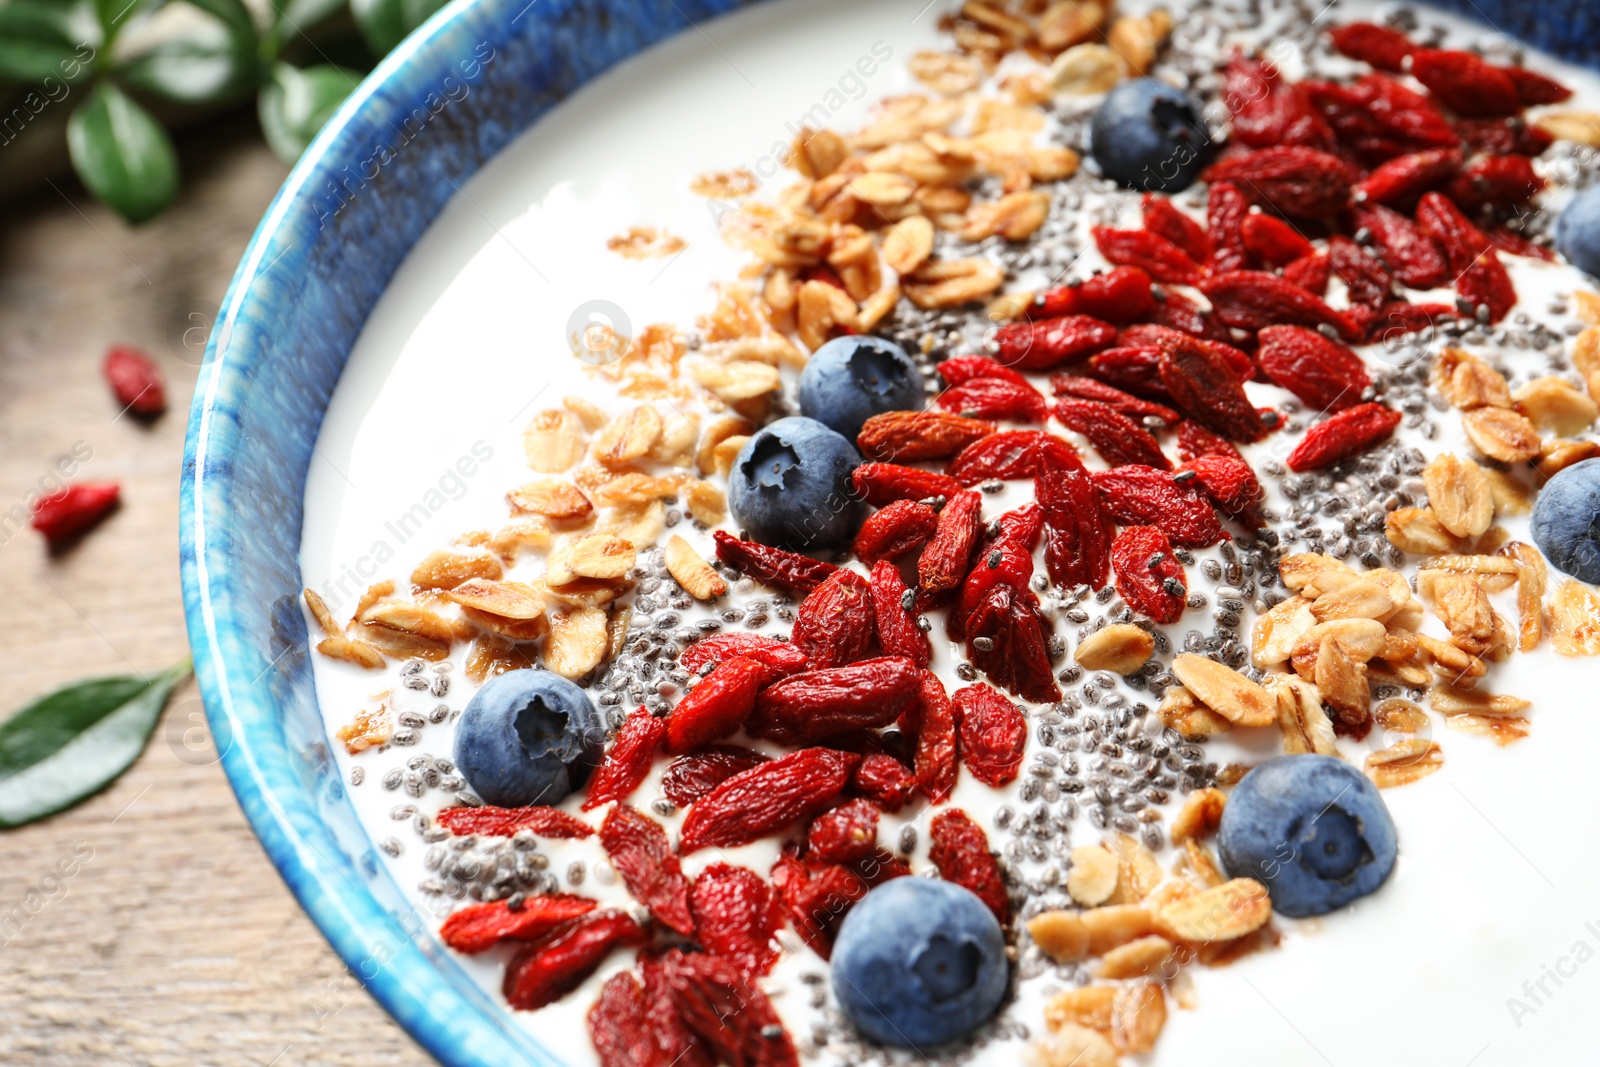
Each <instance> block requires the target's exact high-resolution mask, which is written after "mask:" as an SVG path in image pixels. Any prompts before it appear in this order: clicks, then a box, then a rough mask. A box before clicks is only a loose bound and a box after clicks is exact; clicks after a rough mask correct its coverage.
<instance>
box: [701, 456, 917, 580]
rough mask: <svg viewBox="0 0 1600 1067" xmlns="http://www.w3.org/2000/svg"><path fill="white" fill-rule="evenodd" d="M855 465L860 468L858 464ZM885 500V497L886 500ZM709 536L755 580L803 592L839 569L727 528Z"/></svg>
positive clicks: (725, 557)
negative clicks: (742, 536)
mask: <svg viewBox="0 0 1600 1067" xmlns="http://www.w3.org/2000/svg"><path fill="white" fill-rule="evenodd" d="M866 466H873V464H866ZM856 469H857V471H859V470H860V469H861V468H859V467H858V468H856ZM858 488H859V487H858ZM890 499H893V498H890ZM887 502H888V501H887V500H886V501H885V503H887ZM873 503H876V501H873ZM711 538H712V540H713V541H715V542H716V546H717V558H718V559H720V560H721V561H722V562H724V563H726V564H728V565H729V566H732V567H737V568H739V570H741V571H743V572H744V573H745V574H748V575H749V576H750V577H752V578H754V579H755V580H756V581H758V582H763V583H765V584H767V585H772V586H777V587H778V588H779V589H787V590H788V591H789V592H791V593H799V594H800V595H802V596H804V595H805V594H807V593H809V592H811V590H813V589H815V588H816V587H817V586H819V585H821V584H822V582H823V580H824V579H826V578H827V577H828V575H830V574H832V573H833V572H834V571H836V570H838V568H837V567H835V566H834V565H833V564H831V563H824V562H822V561H821V560H819V559H812V558H811V557H810V556H802V555H801V554H800V553H798V552H788V551H786V550H784V549H781V548H773V547H772V546H771V545H763V544H757V543H756V542H754V541H741V540H739V539H738V538H737V537H735V536H733V535H732V534H730V533H729V532H728V531H726V530H713V531H711Z"/></svg>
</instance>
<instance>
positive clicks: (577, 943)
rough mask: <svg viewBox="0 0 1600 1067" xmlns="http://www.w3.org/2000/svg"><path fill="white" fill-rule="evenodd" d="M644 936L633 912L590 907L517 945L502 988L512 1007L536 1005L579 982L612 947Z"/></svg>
mask: <svg viewBox="0 0 1600 1067" xmlns="http://www.w3.org/2000/svg"><path fill="white" fill-rule="evenodd" d="M646 940H647V936H646V934H645V931H644V928H643V927H641V926H640V925H639V924H638V923H637V922H635V921H634V919H633V917H632V916H630V915H628V914H626V913H624V912H620V911H610V910H606V911H592V912H590V913H588V914H587V915H584V916H581V917H579V918H577V919H572V920H570V921H568V922H566V923H563V924H562V925H561V926H558V927H556V929H555V930H553V931H552V932H550V933H549V934H547V935H545V936H544V937H543V938H541V939H540V940H538V941H535V942H534V943H533V944H531V945H528V946H526V947H524V948H522V949H521V950H519V951H518V952H517V954H516V955H515V956H513V957H512V958H511V962H510V963H508V964H507V965H506V974H505V980H504V982H503V984H502V986H501V991H502V992H503V993H504V994H505V998H506V1000H507V1002H508V1003H510V1005H511V1007H512V1008H514V1009H516V1010H518V1011H534V1010H537V1009H539V1008H542V1007H544V1006H545V1005H547V1004H553V1003H555V1002H556V1001H558V1000H560V999H561V998H562V997H564V996H566V995H567V994H568V993H570V992H572V991H573V990H574V989H576V988H578V986H580V985H582V984H583V982H584V979H586V978H588V977H589V976H590V975H591V974H593V973H594V972H595V970H596V969H597V968H598V967H599V966H600V965H601V964H602V963H604V962H605V959H606V957H607V956H609V955H611V953H612V951H613V950H615V949H618V948H632V947H636V946H638V945H642V944H644V943H645V941H646Z"/></svg>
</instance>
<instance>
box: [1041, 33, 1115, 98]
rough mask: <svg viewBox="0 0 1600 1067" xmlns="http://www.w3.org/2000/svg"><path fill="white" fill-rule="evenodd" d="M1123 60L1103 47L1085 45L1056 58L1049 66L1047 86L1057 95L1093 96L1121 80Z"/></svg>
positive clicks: (1074, 47)
mask: <svg viewBox="0 0 1600 1067" xmlns="http://www.w3.org/2000/svg"><path fill="white" fill-rule="evenodd" d="M1125 70H1126V68H1125V67H1124V66H1123V63H1122V57H1121V56H1119V55H1117V53H1115V52H1113V51H1112V50H1111V49H1110V48H1108V47H1107V46H1105V45H1103V44H1096V43H1093V42H1085V43H1083V44H1078V45H1074V46H1073V47H1071V48H1069V49H1067V50H1066V51H1065V52H1062V53H1061V54H1060V55H1059V56H1056V58H1055V61H1054V62H1053V63H1051V64H1050V85H1051V87H1052V88H1053V89H1055V90H1056V92H1058V93H1068V94H1070V95H1072V96H1093V95H1094V94H1096V93H1103V92H1106V91H1107V90H1109V89H1110V88H1112V87H1113V86H1114V85H1116V84H1117V83H1118V82H1119V81H1121V80H1122V77H1123V73H1124V71H1125Z"/></svg>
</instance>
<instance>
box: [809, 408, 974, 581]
mask: <svg viewBox="0 0 1600 1067" xmlns="http://www.w3.org/2000/svg"><path fill="white" fill-rule="evenodd" d="M991 436H992V437H998V436H1000V435H999V434H992V435H991ZM984 440H989V438H984ZM982 443H983V441H979V442H977V443H975V444H971V445H968V446H967V447H966V448H965V449H962V453H961V454H962V455H964V454H965V453H966V452H968V451H970V450H971V449H974V448H977V447H978V445H981V444H982ZM959 459H960V456H959V455H958V456H957V457H956V460H959ZM952 462H955V461H954V460H953V461H952ZM850 480H851V484H853V485H854V486H855V489H856V492H857V493H859V494H860V495H861V499H863V500H865V501H866V502H867V503H869V504H871V505H872V506H873V507H875V508H883V507H888V506H889V505H890V504H892V503H894V502H895V501H896V500H931V499H933V498H934V497H944V498H945V499H947V500H948V499H950V498H951V497H953V496H955V495H956V494H957V493H959V492H961V489H962V486H961V483H960V482H958V481H956V480H955V479H954V478H951V477H948V476H947V475H943V474H938V473H935V472H934V471H925V470H918V469H917V468H916V467H902V466H900V465H898V464H895V463H863V464H862V465H861V466H859V467H857V468H856V470H855V473H854V474H852V475H851V476H850ZM826 566H828V568H829V570H830V571H831V570H833V567H832V565H831V564H827V565H826Z"/></svg>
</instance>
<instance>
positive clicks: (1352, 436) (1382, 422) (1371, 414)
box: [1286, 404, 1400, 474]
mask: <svg viewBox="0 0 1600 1067" xmlns="http://www.w3.org/2000/svg"><path fill="white" fill-rule="evenodd" d="M1399 425H1400V413H1399V412H1398V411H1395V410H1394V409H1392V408H1386V407H1384V406H1383V405H1382V404H1360V405H1357V406H1356V407H1353V408H1346V409H1345V410H1343V411H1341V412H1339V413H1338V414H1336V415H1334V416H1332V417H1331V418H1328V419H1327V420H1325V421H1323V422H1319V423H1317V424H1316V425H1315V426H1313V427H1311V429H1309V430H1307V431H1306V435H1305V437H1304V438H1302V439H1301V441H1300V443H1299V444H1298V445H1296V446H1295V449H1294V451H1293V452H1291V453H1289V458H1288V460H1287V461H1286V462H1287V463H1288V466H1289V469H1290V470H1292V471H1294V472H1295V473H1297V474H1299V473H1303V472H1305V471H1310V470H1316V469H1317V468H1319V467H1326V466H1328V465H1329V464H1331V463H1337V462H1339V461H1340V460H1342V459H1348V458H1350V457H1351V456H1353V455H1355V454H1356V453H1358V452H1361V451H1364V450H1365V449H1367V448H1370V447H1371V446H1373V445H1375V444H1377V443H1378V442H1379V441H1382V440H1385V439H1387V438H1388V436H1389V435H1390V434H1392V433H1394V429H1395V427H1396V426H1399Z"/></svg>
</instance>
